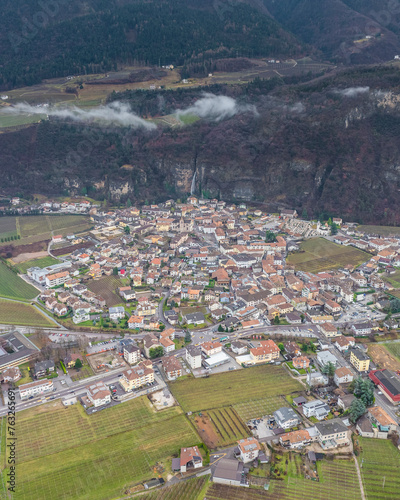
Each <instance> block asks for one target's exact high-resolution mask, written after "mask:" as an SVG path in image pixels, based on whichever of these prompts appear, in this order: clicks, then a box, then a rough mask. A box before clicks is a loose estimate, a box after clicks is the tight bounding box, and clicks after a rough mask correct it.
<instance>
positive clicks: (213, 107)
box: [175, 93, 258, 122]
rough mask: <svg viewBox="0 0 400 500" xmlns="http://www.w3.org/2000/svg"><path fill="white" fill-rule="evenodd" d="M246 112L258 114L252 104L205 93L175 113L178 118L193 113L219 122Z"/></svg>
mask: <svg viewBox="0 0 400 500" xmlns="http://www.w3.org/2000/svg"><path fill="white" fill-rule="evenodd" d="M246 112H251V113H253V114H255V115H257V114H258V113H257V108H256V107H255V106H253V105H250V104H246V105H243V104H238V103H237V101H236V100H235V99H232V97H228V96H217V95H214V94H207V93H205V94H203V97H201V98H200V99H198V100H197V101H196V102H195V103H194V104H193V105H192V106H189V107H188V108H186V109H178V110H177V111H176V112H175V114H176V116H177V118H178V119H180V118H181V117H182V116H188V115H189V116H191V115H195V116H198V117H199V118H204V119H207V120H212V121H216V122H220V121H221V120H225V119H227V118H232V116H235V115H237V114H240V113H246Z"/></svg>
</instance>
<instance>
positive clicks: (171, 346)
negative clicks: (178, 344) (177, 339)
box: [160, 337, 175, 354]
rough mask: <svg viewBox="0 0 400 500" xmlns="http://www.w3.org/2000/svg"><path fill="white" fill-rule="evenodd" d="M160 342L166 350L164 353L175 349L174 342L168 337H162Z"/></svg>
mask: <svg viewBox="0 0 400 500" xmlns="http://www.w3.org/2000/svg"><path fill="white" fill-rule="evenodd" d="M160 344H161V345H162V348H163V350H164V354H165V353H168V352H172V351H173V350H175V344H174V342H173V341H172V340H171V339H170V338H168V337H163V338H161V339H160Z"/></svg>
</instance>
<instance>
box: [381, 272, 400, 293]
mask: <svg viewBox="0 0 400 500" xmlns="http://www.w3.org/2000/svg"><path fill="white" fill-rule="evenodd" d="M382 276H383V279H384V281H386V282H387V283H390V284H391V285H392V286H394V288H400V271H399V270H398V269H396V272H395V273H394V274H391V275H390V276H385V275H382ZM399 293H400V291H398V290H397V291H394V292H393V291H390V294H391V295H394V296H395V297H397V298H399Z"/></svg>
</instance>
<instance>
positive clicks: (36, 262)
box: [15, 255, 60, 274]
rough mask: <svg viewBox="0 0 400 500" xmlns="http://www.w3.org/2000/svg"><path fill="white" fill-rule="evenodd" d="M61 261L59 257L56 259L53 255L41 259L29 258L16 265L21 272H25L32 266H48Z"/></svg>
mask: <svg viewBox="0 0 400 500" xmlns="http://www.w3.org/2000/svg"><path fill="white" fill-rule="evenodd" d="M58 262H60V261H59V260H57V259H54V258H53V257H50V255H49V256H48V257H42V258H41V259H33V260H27V261H25V262H21V264H17V265H16V266H15V267H16V268H17V269H18V271H19V272H20V273H21V274H25V273H26V271H27V270H28V269H29V268H30V267H35V266H36V267H46V266H52V265H53V264H57V263H58Z"/></svg>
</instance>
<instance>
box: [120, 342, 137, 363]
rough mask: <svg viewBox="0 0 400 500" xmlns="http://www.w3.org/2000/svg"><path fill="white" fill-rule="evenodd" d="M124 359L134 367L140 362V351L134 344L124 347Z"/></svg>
mask: <svg viewBox="0 0 400 500" xmlns="http://www.w3.org/2000/svg"><path fill="white" fill-rule="evenodd" d="M124 359H125V361H127V362H128V363H129V364H130V365H134V364H135V363H138V362H139V361H140V349H139V347H136V346H135V345H133V344H128V345H126V346H125V347H124Z"/></svg>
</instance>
